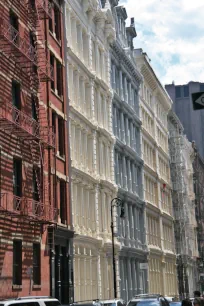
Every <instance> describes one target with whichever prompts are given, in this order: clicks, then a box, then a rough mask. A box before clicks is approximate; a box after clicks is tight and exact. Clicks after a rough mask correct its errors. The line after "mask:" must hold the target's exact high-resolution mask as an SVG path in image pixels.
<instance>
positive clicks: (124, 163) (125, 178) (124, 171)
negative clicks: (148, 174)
mask: <svg viewBox="0 0 204 306" xmlns="http://www.w3.org/2000/svg"><path fill="white" fill-rule="evenodd" d="M122 159H123V187H124V188H125V189H126V188H127V169H126V159H125V156H123V157H122Z"/></svg>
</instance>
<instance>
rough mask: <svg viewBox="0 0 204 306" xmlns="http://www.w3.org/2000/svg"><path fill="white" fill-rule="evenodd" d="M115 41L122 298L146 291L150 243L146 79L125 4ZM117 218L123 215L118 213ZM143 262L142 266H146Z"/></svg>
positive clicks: (119, 9)
mask: <svg viewBox="0 0 204 306" xmlns="http://www.w3.org/2000/svg"><path fill="white" fill-rule="evenodd" d="M114 17H115V24H116V42H114V43H113V44H112V48H111V83H112V88H113V93H114V96H113V130H114V135H115V138H116V143H115V151H114V159H115V180H116V183H117V186H118V195H117V196H118V197H119V198H121V199H122V200H123V201H124V203H125V219H120V218H119V217H118V240H119V242H120V253H119V266H120V267H119V268H120V269H119V273H120V288H119V290H120V296H121V297H122V298H123V299H124V300H128V299H130V298H132V297H133V296H134V295H135V294H139V293H146V292H147V269H144V267H145V265H144V263H146V266H147V246H146V237H145V227H144V208H145V205H144V204H145V203H144V201H143V180H142V178H143V161H142V158H141V120H140V117H139V94H138V93H139V86H140V83H141V80H142V76H141V74H140V73H139V72H138V70H137V68H136V64H135V59H134V56H133V39H134V37H136V31H135V26H134V19H131V25H130V26H129V27H126V24H125V21H126V19H127V13H126V10H125V8H124V7H123V6H117V7H115V8H114ZM118 216H119V214H118ZM142 264H143V265H142Z"/></svg>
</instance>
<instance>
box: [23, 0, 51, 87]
mask: <svg viewBox="0 0 204 306" xmlns="http://www.w3.org/2000/svg"><path fill="white" fill-rule="evenodd" d="M48 3H49V2H47V1H46V0H35V1H34V3H32V4H31V3H28V16H29V21H30V24H31V28H32V33H33V38H34V40H35V41H34V42H35V48H36V50H37V64H38V77H39V81H40V82H47V81H49V80H52V78H53V72H52V67H51V65H50V63H49V61H48V58H47V52H46V50H47V42H46V38H45V37H44V33H43V31H42V24H41V22H42V21H43V20H44V19H47V18H49V17H50V14H49V12H50V13H51V8H52V6H51V4H50V3H49V4H48Z"/></svg>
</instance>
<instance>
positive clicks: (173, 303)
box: [170, 302, 181, 306]
mask: <svg viewBox="0 0 204 306" xmlns="http://www.w3.org/2000/svg"><path fill="white" fill-rule="evenodd" d="M170 306H181V302H170Z"/></svg>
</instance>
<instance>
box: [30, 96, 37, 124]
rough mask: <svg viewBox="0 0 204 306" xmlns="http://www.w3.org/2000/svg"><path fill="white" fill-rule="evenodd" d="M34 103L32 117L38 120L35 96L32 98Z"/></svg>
mask: <svg viewBox="0 0 204 306" xmlns="http://www.w3.org/2000/svg"><path fill="white" fill-rule="evenodd" d="M31 101H32V102H31V103H32V118H33V119H34V120H36V121H38V115H37V108H36V100H35V97H34V96H32V98H31Z"/></svg>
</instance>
